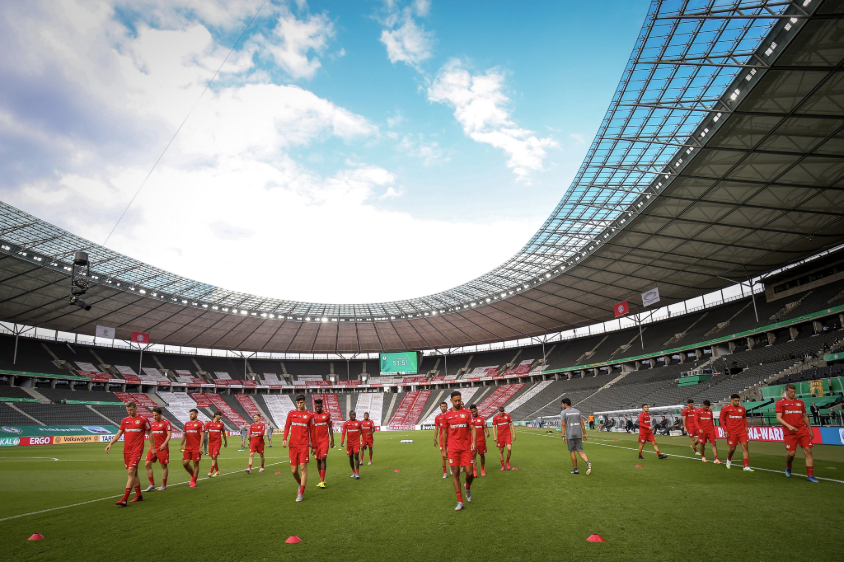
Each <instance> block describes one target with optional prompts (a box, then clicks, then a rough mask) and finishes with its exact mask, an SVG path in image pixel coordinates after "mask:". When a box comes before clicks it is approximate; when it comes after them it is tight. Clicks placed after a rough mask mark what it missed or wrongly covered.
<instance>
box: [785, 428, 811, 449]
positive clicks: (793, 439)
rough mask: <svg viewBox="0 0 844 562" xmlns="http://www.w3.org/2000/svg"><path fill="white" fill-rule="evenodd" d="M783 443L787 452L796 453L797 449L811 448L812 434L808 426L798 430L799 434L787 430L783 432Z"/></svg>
mask: <svg viewBox="0 0 844 562" xmlns="http://www.w3.org/2000/svg"><path fill="white" fill-rule="evenodd" d="M782 436H783V441H785V450H786V451H796V450H797V447H801V448H802V447H811V446H812V433H811V432H810V431H809V428H808V427H806V426H803V427H801V428H800V429H798V430H797V433H792V432H790V431H788V430H787V429H785V428H783V430H782Z"/></svg>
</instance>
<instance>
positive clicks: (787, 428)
mask: <svg viewBox="0 0 844 562" xmlns="http://www.w3.org/2000/svg"><path fill="white" fill-rule="evenodd" d="M796 395H797V387H796V386H794V385H793V384H791V383H788V384H787V385H785V398H782V399H780V400H778V401H777V405H776V412H777V421H778V422H779V423H781V424H782V426H783V428H784V429H783V440H784V441H785V451H786V453H785V477H786V478H791V463H792V462H794V455H795V454H797V447H800V448H801V449H803V454H804V455H806V474H807V475H808V478H806V480H808V481H809V482H814V483H816V482H818V479H817V478H815V459H814V458H813V457H812V422H810V421H809V415H808V414H807V413H806V405H805V404H804V403H803V401H802V400H799V399H797V398H796Z"/></svg>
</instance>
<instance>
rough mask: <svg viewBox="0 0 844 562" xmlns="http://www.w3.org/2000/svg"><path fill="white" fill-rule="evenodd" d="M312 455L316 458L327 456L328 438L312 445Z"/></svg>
mask: <svg viewBox="0 0 844 562" xmlns="http://www.w3.org/2000/svg"><path fill="white" fill-rule="evenodd" d="M314 451H316V452H315V453H314V456H315V457H316V458H318V459H324V458H325V457H327V456H328V439H326V440H325V441H323V442H322V443H317V444H316V446H315V447H314Z"/></svg>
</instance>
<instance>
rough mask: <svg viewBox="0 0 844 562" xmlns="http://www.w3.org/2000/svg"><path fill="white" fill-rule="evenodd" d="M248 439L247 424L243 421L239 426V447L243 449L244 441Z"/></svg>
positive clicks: (244, 446)
mask: <svg viewBox="0 0 844 562" xmlns="http://www.w3.org/2000/svg"><path fill="white" fill-rule="evenodd" d="M248 439H249V424H247V423H246V422H243V425H242V426H240V449H241V450H243V449H245V448H246V442H247V440H248Z"/></svg>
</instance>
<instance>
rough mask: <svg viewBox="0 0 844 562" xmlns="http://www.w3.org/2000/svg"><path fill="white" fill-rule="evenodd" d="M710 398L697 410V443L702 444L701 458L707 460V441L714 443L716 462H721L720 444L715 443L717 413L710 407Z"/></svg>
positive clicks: (713, 451)
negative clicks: (719, 454) (719, 456)
mask: <svg viewBox="0 0 844 562" xmlns="http://www.w3.org/2000/svg"><path fill="white" fill-rule="evenodd" d="M709 406H710V404H709V400H704V401H703V406H701V407H700V408H698V409H697V410H695V422H696V423H697V434H698V439H697V444H698V445H700V460H702V461H703V462H706V443H707V442H709V443H712V454H713V455H715V464H721V461H719V460H718V446H717V445H716V444H715V435H716V434H715V422H714V421H713V420H714V418H715V413H714V412H713V411H712V409H711V408H710V407H709Z"/></svg>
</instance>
